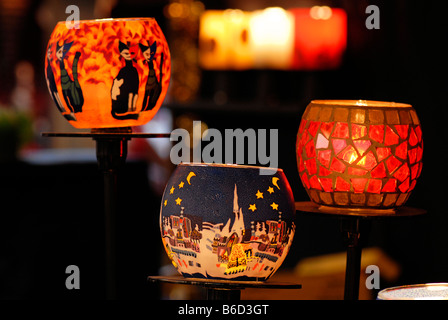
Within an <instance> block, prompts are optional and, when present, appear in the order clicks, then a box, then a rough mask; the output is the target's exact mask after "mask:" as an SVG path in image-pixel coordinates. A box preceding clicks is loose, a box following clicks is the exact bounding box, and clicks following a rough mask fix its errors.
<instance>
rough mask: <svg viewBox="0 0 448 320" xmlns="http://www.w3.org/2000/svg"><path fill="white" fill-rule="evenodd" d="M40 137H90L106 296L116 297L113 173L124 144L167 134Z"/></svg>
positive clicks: (118, 131) (115, 131)
mask: <svg viewBox="0 0 448 320" xmlns="http://www.w3.org/2000/svg"><path fill="white" fill-rule="evenodd" d="M42 136H43V137H68V138H92V139H93V140H95V141H96V157H97V162H98V167H99V169H100V170H101V171H102V172H103V177H104V211H105V216H104V226H105V248H106V286H107V288H106V297H107V298H108V299H115V298H116V296H117V288H116V273H115V263H116V261H115V249H116V248H115V217H116V210H117V174H118V170H119V169H120V167H121V166H122V165H124V163H125V162H126V157H127V142H128V140H130V139H132V138H169V137H170V134H169V133H133V132H132V129H131V128H128V127H126V128H109V129H92V131H91V132H75V133H58V132H56V133H53V132H45V133H42Z"/></svg>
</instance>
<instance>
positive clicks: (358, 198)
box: [350, 193, 366, 206]
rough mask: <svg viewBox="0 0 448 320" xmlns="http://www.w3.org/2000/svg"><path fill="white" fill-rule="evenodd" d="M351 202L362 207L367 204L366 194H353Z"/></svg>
mask: <svg viewBox="0 0 448 320" xmlns="http://www.w3.org/2000/svg"><path fill="white" fill-rule="evenodd" d="M350 200H351V202H352V203H353V204H354V205H359V206H362V205H364V204H365V203H366V195H365V194H364V193H362V194H355V193H352V194H351V195H350Z"/></svg>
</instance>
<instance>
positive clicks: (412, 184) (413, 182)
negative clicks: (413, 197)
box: [408, 180, 417, 192]
mask: <svg viewBox="0 0 448 320" xmlns="http://www.w3.org/2000/svg"><path fill="white" fill-rule="evenodd" d="M416 184H417V180H414V181H412V183H411V186H410V187H409V190H408V191H409V192H410V191H412V190H414V188H415V185H416Z"/></svg>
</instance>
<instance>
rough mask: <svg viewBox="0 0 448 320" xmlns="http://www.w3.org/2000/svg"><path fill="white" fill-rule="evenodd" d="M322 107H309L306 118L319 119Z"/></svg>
mask: <svg viewBox="0 0 448 320" xmlns="http://www.w3.org/2000/svg"><path fill="white" fill-rule="evenodd" d="M319 110H320V107H317V106H313V107H311V108H309V110H308V113H307V114H306V119H308V120H317V119H318V116H319Z"/></svg>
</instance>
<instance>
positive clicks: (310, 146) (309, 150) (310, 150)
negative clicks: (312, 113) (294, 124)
mask: <svg viewBox="0 0 448 320" xmlns="http://www.w3.org/2000/svg"><path fill="white" fill-rule="evenodd" d="M305 151H306V156H307V158H314V157H315V156H316V148H315V147H314V140H313V139H311V140H310V141H309V142H308V143H307V144H306V146H305Z"/></svg>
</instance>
